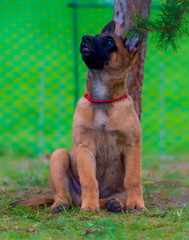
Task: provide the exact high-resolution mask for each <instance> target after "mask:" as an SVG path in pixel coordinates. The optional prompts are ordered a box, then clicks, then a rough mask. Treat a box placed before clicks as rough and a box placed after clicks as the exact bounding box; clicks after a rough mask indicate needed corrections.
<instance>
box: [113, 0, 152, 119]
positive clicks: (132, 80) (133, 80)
mask: <svg viewBox="0 0 189 240" xmlns="http://www.w3.org/2000/svg"><path fill="white" fill-rule="evenodd" d="M150 8H151V0H115V6H114V20H115V21H116V22H118V23H119V27H118V28H117V29H116V32H117V34H118V35H122V36H124V35H125V34H126V32H127V29H128V28H129V27H133V23H132V19H131V16H132V14H133V12H134V11H137V12H139V13H140V14H141V15H142V16H146V17H148V18H149V17H150ZM145 56H146V42H145V43H144V44H143V46H142V48H141V50H140V52H139V53H138V55H137V57H136V61H135V62H134V63H133V65H132V66H131V67H130V69H129V73H128V79H127V88H128V90H129V94H130V95H131V96H132V98H133V100H134V106H135V110H136V112H137V115H138V117H139V119H141V111H142V108H141V94H142V83H143V72H144V61H145Z"/></svg>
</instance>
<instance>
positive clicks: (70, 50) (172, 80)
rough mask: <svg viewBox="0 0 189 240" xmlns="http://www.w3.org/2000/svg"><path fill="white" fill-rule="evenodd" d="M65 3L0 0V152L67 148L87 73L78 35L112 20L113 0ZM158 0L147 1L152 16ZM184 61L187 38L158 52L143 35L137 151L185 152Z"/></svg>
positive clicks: (187, 100)
mask: <svg viewBox="0 0 189 240" xmlns="http://www.w3.org/2000/svg"><path fill="white" fill-rule="evenodd" d="M70 3H72V2H71V1H70V0H53V1H49V0H39V1H32V0H11V1H10V0H1V1H0V19H1V21H0V107H1V110H0V155H4V154H11V155H12V154H14V155H27V156H36V155H39V154H43V153H45V152H52V151H53V150H55V149H56V148H58V147H64V148H67V149H68V150H69V149H70V148H71V143H72V117H73V113H74V109H75V104H76V102H77V99H78V97H81V96H82V95H83V94H84V92H85V75H86V72H87V68H86V67H85V65H84V63H83V62H82V60H81V56H80V53H79V44H80V40H81V37H82V35H85V34H91V35H96V34H97V33H99V32H100V30H101V29H102V28H103V26H104V25H105V24H106V23H107V22H109V21H111V20H112V17H113V1H111V0H110V1H108V0H106V1H105V0H104V1H103V0H98V1H92V0H90V1H81V0H80V1H78V2H77V3H79V6H78V7H74V5H73V4H71V5H70ZM87 3H95V4H93V5H90V6H87V5H86V4H87ZM68 4H69V6H68ZM96 4H99V7H97V6H96ZM158 4H159V1H152V10H151V17H152V18H154V16H155V15H156V14H157V13H158V8H157V6H158ZM188 62H189V42H188V40H187V39H185V40H183V41H182V44H181V49H180V50H179V52H178V54H174V53H173V52H172V50H168V51H167V52H166V53H162V52H160V51H158V50H157V49H156V46H155V40H154V39H152V37H151V36H149V39H148V47H147V56H146V63H145V76H144V85H143V96H142V109H143V113H142V130H143V154H162V155H165V154H175V153H181V152H188V142H189V130H188V129H189V120H188V118H189V110H188V105H189V94H188V89H189V77H188V75H189V68H188ZM77 68H78V71H76V70H77Z"/></svg>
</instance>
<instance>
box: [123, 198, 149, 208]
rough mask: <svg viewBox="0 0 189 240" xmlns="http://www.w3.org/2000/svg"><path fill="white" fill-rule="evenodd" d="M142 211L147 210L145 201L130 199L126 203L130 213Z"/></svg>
mask: <svg viewBox="0 0 189 240" xmlns="http://www.w3.org/2000/svg"><path fill="white" fill-rule="evenodd" d="M142 209H145V205H144V201H143V199H134V198H132V199H128V200H127V202H126V210H128V211H134V210H137V211H142Z"/></svg>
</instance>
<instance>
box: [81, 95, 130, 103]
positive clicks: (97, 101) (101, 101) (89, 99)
mask: <svg viewBox="0 0 189 240" xmlns="http://www.w3.org/2000/svg"><path fill="white" fill-rule="evenodd" d="M84 97H85V98H86V99H87V100H88V101H90V102H94V103H108V102H117V101H120V100H123V99H124V98H127V95H124V96H123V97H121V98H116V99H112V100H93V99H91V98H90V97H89V96H88V94H87V93H85V94H84Z"/></svg>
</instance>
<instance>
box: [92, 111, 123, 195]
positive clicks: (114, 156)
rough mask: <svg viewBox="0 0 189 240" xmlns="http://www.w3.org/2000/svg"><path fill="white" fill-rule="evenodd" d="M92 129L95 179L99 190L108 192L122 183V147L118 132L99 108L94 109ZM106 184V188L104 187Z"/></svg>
mask: <svg viewBox="0 0 189 240" xmlns="http://www.w3.org/2000/svg"><path fill="white" fill-rule="evenodd" d="M94 129H95V132H96V134H95V135H96V163H97V180H98V182H99V184H100V188H101V191H102V192H103V193H108V192H109V191H110V192H111V191H112V190H113V189H114V188H119V187H120V186H119V185H120V184H121V183H122V180H121V179H122V178H123V174H122V172H123V171H124V164H123V159H122V147H121V146H120V145H119V144H118V142H119V141H118V139H119V137H120V133H119V130H118V129H116V126H113V125H112V123H111V122H110V119H109V117H108V116H107V114H106V113H105V112H104V111H103V110H101V109H98V110H97V111H96V114H95V118H94ZM110 176H111V177H110ZM107 184H108V189H104V186H106V187H107ZM121 185H122V184H121ZM106 190H107V191H106Z"/></svg>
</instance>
